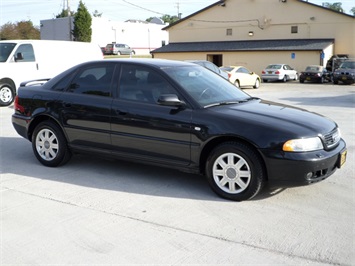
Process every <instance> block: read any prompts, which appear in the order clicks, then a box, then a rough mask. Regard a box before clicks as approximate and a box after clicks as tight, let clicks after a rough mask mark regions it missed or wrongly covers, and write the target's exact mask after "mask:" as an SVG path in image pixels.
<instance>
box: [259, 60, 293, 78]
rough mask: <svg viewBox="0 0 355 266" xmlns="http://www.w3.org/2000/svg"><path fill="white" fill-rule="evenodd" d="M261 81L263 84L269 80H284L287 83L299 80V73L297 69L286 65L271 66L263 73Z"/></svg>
mask: <svg viewBox="0 0 355 266" xmlns="http://www.w3.org/2000/svg"><path fill="white" fill-rule="evenodd" d="M261 79H262V80H263V82H267V81H269V80H271V81H272V80H273V81H275V80H282V81H283V82H286V81H288V80H297V79H298V73H297V71H296V70H295V69H293V68H292V67H290V66H289V65H286V64H271V65H268V66H267V67H266V68H265V69H264V70H263V71H262V72H261Z"/></svg>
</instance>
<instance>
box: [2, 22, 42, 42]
mask: <svg viewBox="0 0 355 266" xmlns="http://www.w3.org/2000/svg"><path fill="white" fill-rule="evenodd" d="M40 35H41V34H40V30H39V29H38V28H37V27H35V26H33V23H32V21H30V20H28V21H20V22H16V24H15V23H10V22H8V23H6V24H4V25H3V26H1V28H0V39H1V40H15V39H19V40H28V39H35V40H38V39H40Z"/></svg>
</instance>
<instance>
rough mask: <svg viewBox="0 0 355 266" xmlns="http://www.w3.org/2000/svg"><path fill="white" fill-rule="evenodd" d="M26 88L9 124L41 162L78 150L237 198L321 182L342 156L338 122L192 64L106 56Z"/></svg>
mask: <svg viewBox="0 0 355 266" xmlns="http://www.w3.org/2000/svg"><path fill="white" fill-rule="evenodd" d="M25 85H26V83H22V84H21V86H20V88H19V90H18V95H17V97H16V99H15V104H14V110H15V111H14V114H13V116H12V123H13V126H14V128H15V129H16V131H17V132H18V134H19V135H21V136H22V137H24V138H26V139H28V140H30V141H31V142H32V148H33V151H34V154H35V156H36V157H37V159H38V160H39V161H40V162H41V163H42V164H43V165H45V166H50V167H55V166H59V165H62V164H64V163H65V162H67V161H68V160H69V159H70V157H71V155H72V154H73V153H77V152H82V153H87V154H90V155H91V156H96V157H97V156H113V157H116V158H121V159H125V160H131V161H133V162H136V163H148V164H153V165H158V166H164V167H169V168H171V169H179V170H182V171H187V172H192V173H201V174H204V175H206V177H207V179H208V182H209V184H210V186H211V187H212V189H213V190H214V191H215V192H216V193H217V194H218V195H220V196H222V197H224V198H228V199H231V200H237V201H241V200H247V199H250V198H252V197H254V196H255V195H257V194H258V193H259V192H260V190H261V189H262V187H263V185H264V184H265V183H266V182H267V181H270V182H271V181H273V182H276V183H279V184H281V183H283V182H286V183H288V184H290V183H295V184H310V183H314V182H317V181H320V180H323V179H325V178H327V177H329V176H330V175H331V174H333V173H334V172H335V170H336V169H337V168H340V167H341V166H342V165H343V164H344V162H345V160H346V144H345V142H344V140H343V139H342V138H341V136H340V131H339V129H338V126H337V124H336V123H335V122H333V121H331V120H330V119H328V118H325V117H323V116H321V115H317V114H315V113H311V112H307V111H305V110H302V109H298V108H294V107H291V106H286V105H283V104H278V103H273V102H269V101H264V100H261V99H259V98H254V97H251V96H249V95H248V94H246V93H245V92H243V91H242V90H240V89H238V88H236V87H235V86H234V85H233V84H231V83H230V82H229V81H227V80H225V79H223V78H221V77H220V76H218V75H215V74H214V73H212V72H211V71H209V70H207V69H205V68H203V67H201V66H198V65H196V64H192V63H187V62H180V61H169V60H159V59H123V60H119V59H118V60H117V59H116V60H101V61H94V62H87V63H83V64H81V65H78V66H76V67H73V68H71V69H69V70H67V71H65V72H64V73H62V74H60V75H58V76H56V77H54V78H53V79H51V80H49V81H48V82H47V83H45V84H43V85H42V86H27V87H25Z"/></svg>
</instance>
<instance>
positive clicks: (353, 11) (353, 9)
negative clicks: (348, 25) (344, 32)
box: [350, 6, 355, 17]
mask: <svg viewBox="0 0 355 266" xmlns="http://www.w3.org/2000/svg"><path fill="white" fill-rule="evenodd" d="M350 12H351V13H353V16H354V17H355V6H354V7H353V8H352V9H351V10H350Z"/></svg>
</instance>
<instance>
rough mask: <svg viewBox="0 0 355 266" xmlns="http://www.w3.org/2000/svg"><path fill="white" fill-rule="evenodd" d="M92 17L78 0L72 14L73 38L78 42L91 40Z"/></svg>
mask: <svg viewBox="0 0 355 266" xmlns="http://www.w3.org/2000/svg"><path fill="white" fill-rule="evenodd" d="M91 22H92V18H91V15H90V13H89V11H88V10H87V8H86V6H85V4H84V3H83V2H82V1H81V0H80V2H79V7H78V10H77V12H76V13H75V16H74V30H73V36H74V40H75V41H78V42H91V35H92V29H91Z"/></svg>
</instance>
